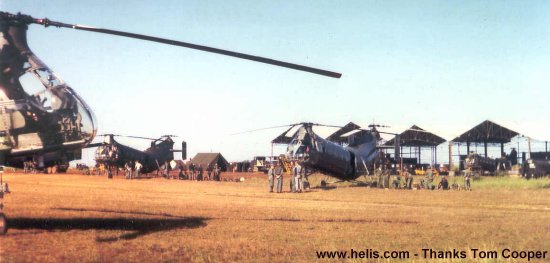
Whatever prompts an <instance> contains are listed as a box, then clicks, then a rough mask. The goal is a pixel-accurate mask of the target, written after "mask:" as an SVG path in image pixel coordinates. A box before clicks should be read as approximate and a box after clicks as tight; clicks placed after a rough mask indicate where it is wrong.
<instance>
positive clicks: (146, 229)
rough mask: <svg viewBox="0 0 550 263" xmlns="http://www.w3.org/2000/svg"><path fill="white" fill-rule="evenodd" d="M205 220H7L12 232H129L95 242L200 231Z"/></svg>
mask: <svg viewBox="0 0 550 263" xmlns="http://www.w3.org/2000/svg"><path fill="white" fill-rule="evenodd" d="M206 220H207V219H206V218H201V217H183V218H177V219H176V218H170V219H141V218H138V219H136V218H26V217H16V218H8V226H9V228H12V229H23V230H24V229H42V230H47V231H54V230H61V231H69V230H123V231H131V232H130V233H125V234H122V235H120V236H118V237H107V238H96V241H97V242H113V241H117V240H121V239H124V240H129V239H134V238H137V237H140V236H143V235H148V234H151V233H155V232H161V231H169V230H173V229H181V228H199V227H204V226H206V223H205V221H206Z"/></svg>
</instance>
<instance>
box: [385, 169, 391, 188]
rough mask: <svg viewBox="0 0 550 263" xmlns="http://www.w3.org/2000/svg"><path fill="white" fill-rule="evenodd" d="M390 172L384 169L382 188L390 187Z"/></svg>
mask: <svg viewBox="0 0 550 263" xmlns="http://www.w3.org/2000/svg"><path fill="white" fill-rule="evenodd" d="M390 187H391V186H390V172H389V171H386V172H385V173H384V188H388V189H389V188H390Z"/></svg>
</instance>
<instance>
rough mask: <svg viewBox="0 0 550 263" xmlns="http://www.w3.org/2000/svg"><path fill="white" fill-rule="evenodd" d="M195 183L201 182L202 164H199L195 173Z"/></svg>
mask: <svg viewBox="0 0 550 263" xmlns="http://www.w3.org/2000/svg"><path fill="white" fill-rule="evenodd" d="M197 181H202V164H199V168H198V173H197Z"/></svg>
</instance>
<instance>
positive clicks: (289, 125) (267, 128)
mask: <svg viewBox="0 0 550 263" xmlns="http://www.w3.org/2000/svg"><path fill="white" fill-rule="evenodd" d="M300 124H302V123H294V124H287V125H279V126H272V127H265V128H260V129H254V130H248V131H242V132H236V133H232V134H231V135H238V134H243V133H250V132H257V131H263V130H270V129H277V128H284V127H292V126H296V125H300Z"/></svg>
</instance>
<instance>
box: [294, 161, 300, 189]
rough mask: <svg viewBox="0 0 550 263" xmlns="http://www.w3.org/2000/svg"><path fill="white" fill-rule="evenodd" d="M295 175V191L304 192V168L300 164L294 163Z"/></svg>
mask: <svg viewBox="0 0 550 263" xmlns="http://www.w3.org/2000/svg"><path fill="white" fill-rule="evenodd" d="M292 172H293V174H294V178H293V179H294V190H295V192H296V193H301V192H302V166H300V164H299V163H298V162H294V168H293V169H292Z"/></svg>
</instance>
